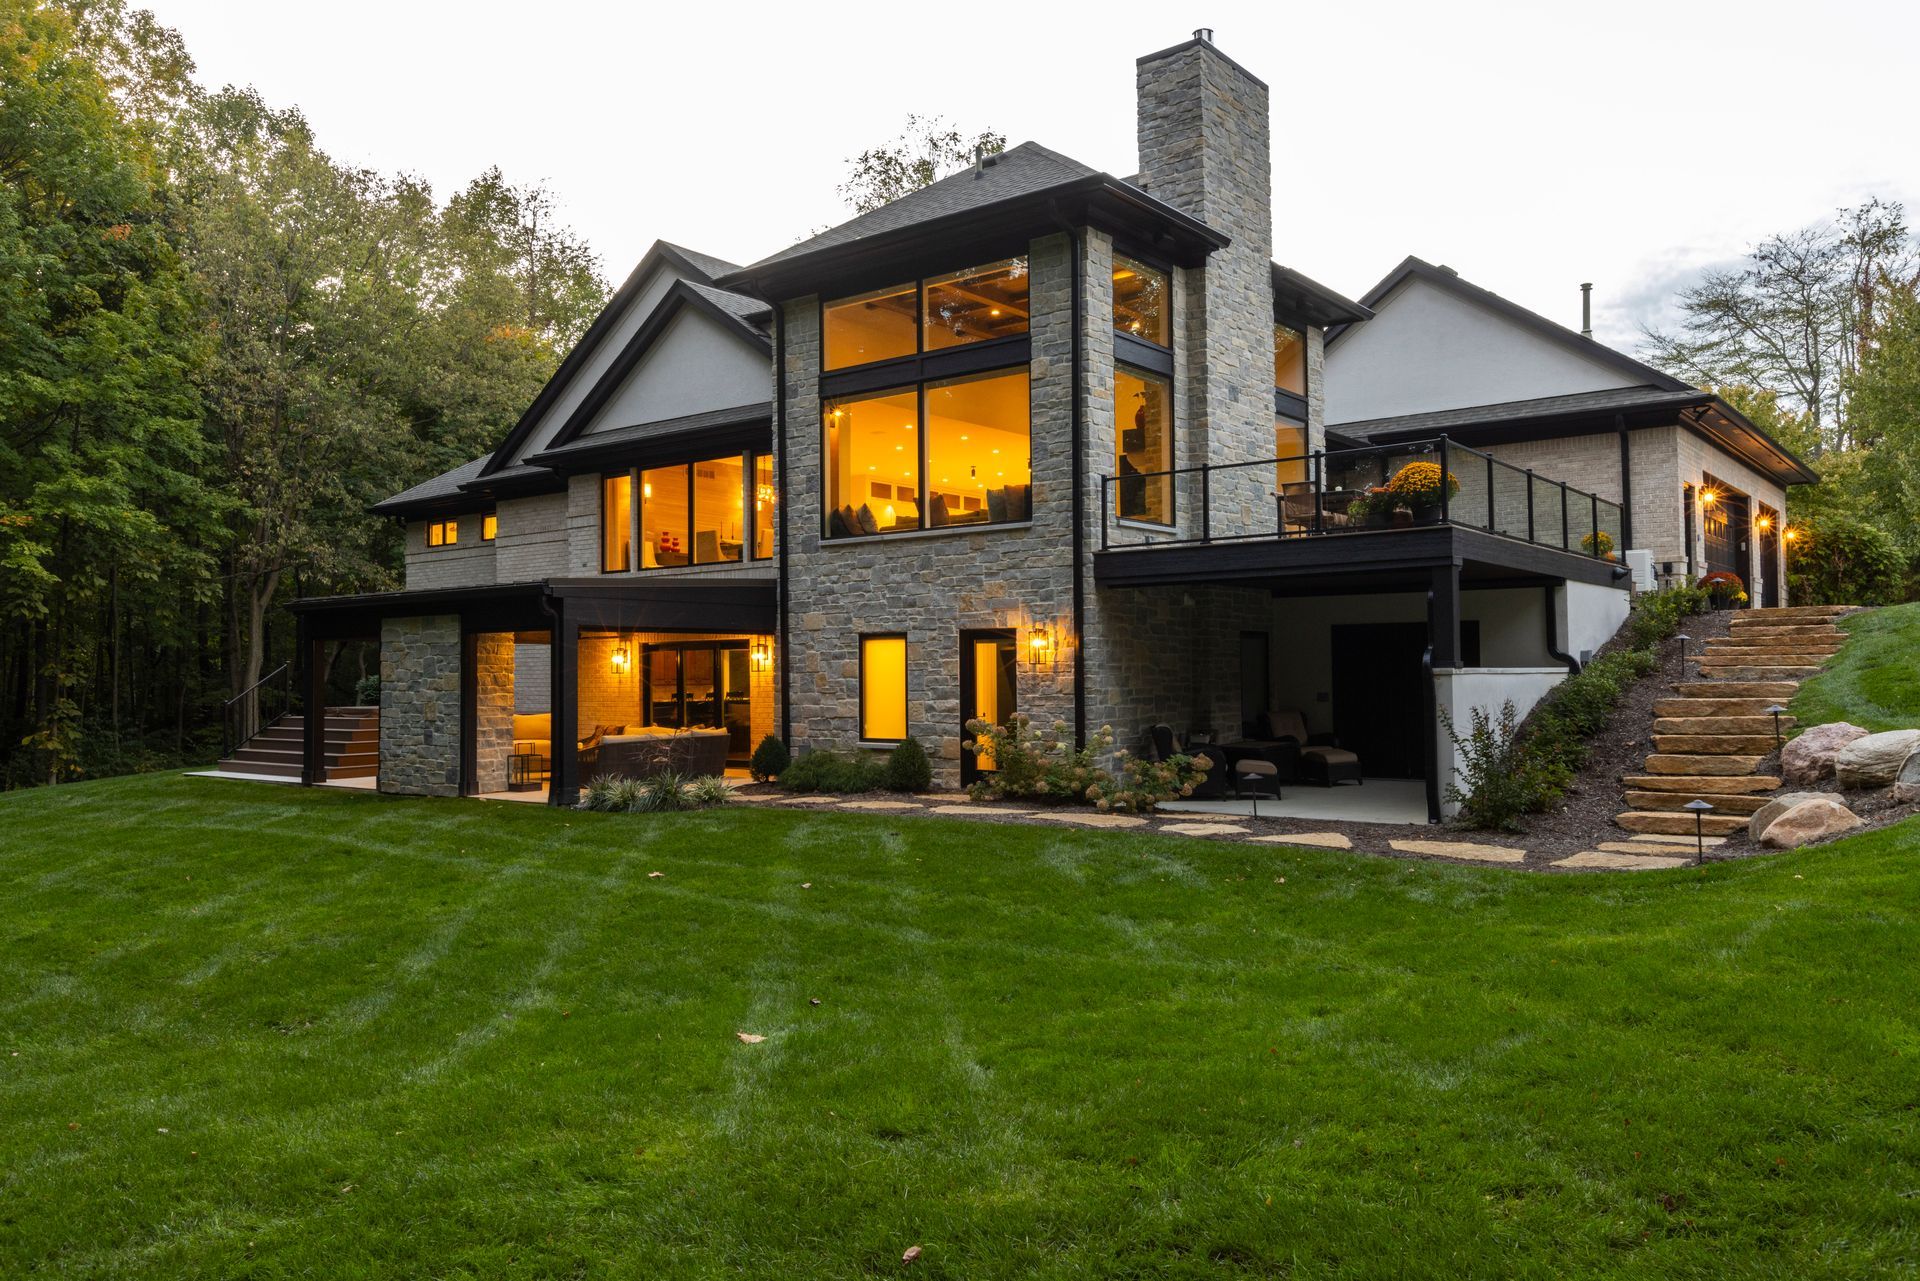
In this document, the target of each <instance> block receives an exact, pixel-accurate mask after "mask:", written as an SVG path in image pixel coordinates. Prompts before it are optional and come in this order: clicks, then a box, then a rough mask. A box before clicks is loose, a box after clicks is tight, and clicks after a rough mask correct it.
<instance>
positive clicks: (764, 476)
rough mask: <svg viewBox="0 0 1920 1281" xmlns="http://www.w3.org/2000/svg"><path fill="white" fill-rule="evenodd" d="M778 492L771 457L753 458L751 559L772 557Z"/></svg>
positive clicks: (760, 456) (778, 500)
mask: <svg viewBox="0 0 1920 1281" xmlns="http://www.w3.org/2000/svg"><path fill="white" fill-rule="evenodd" d="M779 503H780V491H779V488H778V487H777V486H776V485H775V484H774V479H773V455H772V454H755V455H754V456H753V558H754V559H755V560H765V559H767V558H768V557H769V556H772V555H773V531H774V530H775V529H776V528H778V520H779Z"/></svg>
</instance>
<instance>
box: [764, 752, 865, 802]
mask: <svg viewBox="0 0 1920 1281" xmlns="http://www.w3.org/2000/svg"><path fill="white" fill-rule="evenodd" d="M885 780H886V766H885V765H884V764H883V763H881V762H880V761H877V760H875V759H874V758H873V757H871V756H868V755H867V754H865V753H859V754H857V755H853V756H847V755H843V754H842V753H840V752H808V753H806V754H805V755H803V756H796V757H795V758H794V759H793V763H792V764H790V765H788V766H787V768H786V769H784V770H782V771H780V786H781V787H783V788H785V789H786V790H787V791H789V792H874V791H878V790H880V787H881V786H882V784H883V783H884V782H885Z"/></svg>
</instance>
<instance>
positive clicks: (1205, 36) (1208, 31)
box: [1193, 27, 1213, 44]
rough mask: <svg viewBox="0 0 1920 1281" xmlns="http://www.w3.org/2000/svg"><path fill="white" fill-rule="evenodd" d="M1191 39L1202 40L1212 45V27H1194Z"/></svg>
mask: <svg viewBox="0 0 1920 1281" xmlns="http://www.w3.org/2000/svg"><path fill="white" fill-rule="evenodd" d="M1193 38H1194V39H1195V40H1204V41H1205V42H1206V43H1208V44H1212V43H1213V28H1212V27H1195V28H1194V29H1193Z"/></svg>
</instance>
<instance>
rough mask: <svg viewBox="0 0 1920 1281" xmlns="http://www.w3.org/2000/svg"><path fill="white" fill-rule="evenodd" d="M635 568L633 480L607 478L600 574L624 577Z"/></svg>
mask: <svg viewBox="0 0 1920 1281" xmlns="http://www.w3.org/2000/svg"><path fill="white" fill-rule="evenodd" d="M632 568H633V477H632V476H631V475H627V474H622V475H619V476H605V477H602V478H601V481H600V572H601V573H603V574H624V573H626V572H627V571H628V570H629V569H632Z"/></svg>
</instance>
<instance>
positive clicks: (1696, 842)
mask: <svg viewBox="0 0 1920 1281" xmlns="http://www.w3.org/2000/svg"><path fill="white" fill-rule="evenodd" d="M1680 808H1682V809H1684V810H1690V811H1692V813H1693V861H1694V864H1695V865H1696V866H1698V865H1699V864H1701V863H1704V862H1706V861H1707V835H1706V818H1707V814H1708V812H1709V811H1711V810H1712V809H1713V806H1712V805H1711V804H1709V803H1708V802H1706V801H1703V800H1699V799H1698V798H1696V799H1694V800H1691V801H1688V802H1687V803H1686V804H1685V805H1683V806H1681V807H1680Z"/></svg>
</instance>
